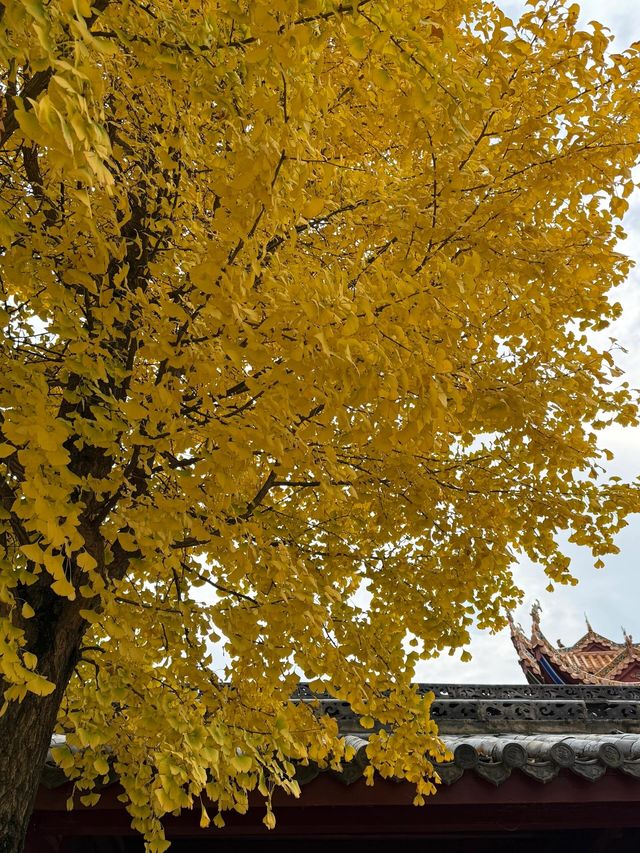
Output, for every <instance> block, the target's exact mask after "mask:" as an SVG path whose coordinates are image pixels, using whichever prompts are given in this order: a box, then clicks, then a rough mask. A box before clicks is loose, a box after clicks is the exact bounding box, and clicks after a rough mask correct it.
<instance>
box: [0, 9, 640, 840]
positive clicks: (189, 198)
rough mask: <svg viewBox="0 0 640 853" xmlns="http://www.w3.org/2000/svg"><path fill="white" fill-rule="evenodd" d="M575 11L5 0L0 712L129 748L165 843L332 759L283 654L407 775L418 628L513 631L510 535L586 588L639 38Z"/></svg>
mask: <svg viewBox="0 0 640 853" xmlns="http://www.w3.org/2000/svg"><path fill="white" fill-rule="evenodd" d="M576 19H577V7H576V6H575V5H573V6H569V5H568V4H565V3H563V2H542V3H541V4H539V5H534V6H532V7H531V9H530V11H529V12H528V13H527V14H526V15H525V16H524V17H523V18H522V19H521V20H520V22H519V23H518V24H517V26H516V25H512V23H511V22H510V21H509V20H508V19H507V18H506V17H505V16H504V15H503V14H502V13H501V12H500V11H499V10H498V9H497V8H496V7H495V6H494V5H493V4H492V3H489V2H481V0H478V2H475V0H361V2H357V3H356V2H338V1H337V0H306V1H305V0H239V2H234V0H198V2H196V0H180V2H172V0H148V2H147V0H145V2H141V3H138V2H135V0H96V2H94V3H91V2H90V0H50V2H48V3H43V2H42V0H5V2H4V4H3V5H2V13H1V23H0V69H1V73H2V88H1V92H2V96H3V100H4V117H3V125H2V130H1V132H0V143H1V146H2V147H1V156H0V180H1V189H0V245H1V246H2V247H3V248H2V256H1V279H0V306H1V309H2V310H1V312H0V320H1V322H2V326H3V343H2V352H1V354H2V370H1V371H0V415H1V419H2V420H1V432H2V435H1V437H0V438H1V442H2V443H1V444H0V471H2V483H1V485H0V504H1V515H0V519H1V521H0V524H1V526H2V534H1V537H0V544H1V548H2V561H1V562H0V602H1V603H0V674H1V677H2V679H3V682H0V684H4V688H5V691H4V700H5V705H4V709H3V710H4V717H2V718H0V737H2V736H3V735H5V736H6V737H9V736H12V737H13V736H19V732H20V727H21V725H23V723H21V722H20V720H21V716H20V714H21V711H20V710H19V708H21V707H23V706H24V707H25V708H27V707H34V708H40V709H41V711H40V712H39V713H44V711H42V709H44V708H53V711H52V714H53V716H51V714H50V717H51V727H52V726H53V720H54V718H55V713H56V712H57V709H58V706H60V709H59V713H58V723H57V726H58V730H59V731H63V732H66V733H67V744H68V746H66V747H60V748H59V749H58V751H57V757H58V759H59V761H60V763H61V764H62V766H63V767H65V768H66V769H68V771H69V773H70V774H71V775H72V776H74V777H77V778H78V788H79V789H80V791H82V790H84V791H89V790H90V789H91V787H92V785H93V782H94V780H100V779H101V778H103V777H104V776H105V774H106V773H107V772H108V769H109V762H111V763H112V764H113V765H114V766H115V769H116V771H117V773H118V774H119V776H120V778H121V781H122V784H123V786H124V789H125V792H126V795H127V798H128V799H127V807H128V808H129V810H130V812H131V815H132V817H133V823H134V826H135V827H136V828H137V829H139V830H140V831H142V832H144V833H145V835H146V837H147V838H148V839H149V850H152V851H161V850H163V849H165V846H166V842H164V841H163V839H162V831H161V827H160V823H159V819H160V817H161V816H162V815H163V814H165V813H166V812H169V811H173V810H175V809H177V808H181V807H188V806H191V805H193V803H194V801H196V800H197V799H198V797H199V795H200V794H201V793H202V794H204V793H206V795H208V797H209V799H211V800H212V801H213V802H214V803H216V804H218V806H219V808H220V809H221V810H225V809H237V810H240V811H242V810H244V809H246V807H247V796H248V791H249V790H252V789H254V788H256V787H257V788H258V789H259V790H260V792H261V793H262V794H263V795H264V797H265V799H266V801H267V803H269V801H270V796H271V791H272V790H273V787H274V786H281V787H284V788H285V789H286V790H288V791H290V792H292V793H294V794H296V793H298V790H297V783H296V782H295V781H293V776H292V774H293V764H292V762H293V761H294V760H296V761H303V762H306V761H315V762H318V763H319V764H320V765H323V766H326V765H327V764H328V763H329V764H330V763H336V762H339V761H340V760H341V759H342V757H343V756H344V753H345V747H344V745H343V744H342V743H341V742H340V741H339V739H338V737H337V730H336V727H335V724H334V723H333V722H332V721H328V720H326V719H320V720H317V719H316V718H315V716H314V714H313V709H311V708H310V707H308V706H306V705H295V704H291V703H290V702H288V697H289V695H290V694H291V692H292V691H293V689H294V687H295V684H296V683H297V680H298V678H299V676H300V673H303V674H304V676H305V677H307V678H308V679H310V680H312V681H313V683H314V684H315V685H316V686H317V687H318V688H319V689H327V690H329V691H330V692H331V693H332V694H333V695H334V696H336V697H339V698H341V699H345V700H348V701H349V702H351V703H352V705H353V707H354V709H355V710H356V712H357V713H359V714H362V715H364V716H365V723H366V724H371V723H373V721H374V720H378V721H380V722H382V723H383V724H385V725H388V726H389V727H390V733H389V734H386V733H384V732H383V733H382V734H380V735H376V736H373V737H372V738H371V741H370V746H369V756H370V758H371V761H372V767H375V768H376V769H377V770H378V771H380V772H381V773H383V774H384V775H393V776H398V777H406V778H408V779H409V780H411V781H413V782H414V783H416V786H417V799H418V801H421V800H422V797H423V795H424V794H426V793H429V792H430V791H431V788H432V786H431V781H430V779H431V777H432V766H431V764H430V754H431V756H436V757H437V756H438V755H439V754H441V753H440V752H439V746H438V742H437V739H436V737H435V729H434V727H433V725H432V724H431V723H430V721H429V718H428V700H427V699H424V700H423V699H420V698H419V697H418V696H417V695H416V694H415V693H414V692H413V690H412V689H411V686H410V682H411V679H412V675H413V668H414V665H415V663H416V661H417V660H418V659H419V657H420V656H426V657H428V656H431V655H433V654H435V653H437V652H438V651H440V650H442V649H445V648H458V647H462V646H464V644H465V642H466V641H467V639H468V633H467V631H468V628H469V626H470V625H471V623H472V621H473V620H474V619H477V621H478V623H479V624H480V625H481V626H485V627H489V628H492V627H500V626H501V624H502V621H501V619H502V615H501V614H502V612H503V608H504V607H505V606H509V605H512V604H513V603H514V602H515V601H516V600H517V597H518V590H517V589H516V588H515V586H514V583H513V579H512V575H511V568H510V567H511V566H512V564H513V562H514V559H515V557H516V555H517V554H518V553H524V554H526V555H528V557H530V558H531V559H532V560H534V561H536V562H538V563H539V564H540V565H541V566H542V567H543V568H544V570H545V571H546V572H547V574H548V575H549V577H550V579H551V580H552V581H560V582H562V581H567V580H569V579H570V576H569V569H568V559H566V557H565V556H563V554H562V553H561V549H560V547H559V545H558V544H557V538H558V534H559V533H560V532H562V531H568V535H569V536H570V537H571V539H572V541H574V542H577V543H580V544H584V545H587V546H589V547H590V548H591V550H592V551H593V554H594V555H595V557H596V558H599V557H600V556H601V555H603V554H605V553H607V552H610V551H612V550H614V548H615V546H614V544H613V541H612V539H613V536H614V534H615V533H616V532H617V530H619V528H620V527H621V525H623V524H624V518H625V515H627V514H628V513H629V512H630V511H632V510H634V509H635V508H637V495H636V493H635V491H633V490H632V489H631V488H630V487H628V486H626V485H624V484H621V483H613V484H605V485H603V484H602V482H601V480H600V479H599V476H598V475H599V466H600V464H601V461H602V459H603V452H604V451H601V450H599V449H598V445H597V432H598V430H599V429H601V428H602V427H604V426H605V425H607V424H609V423H611V422H613V421H615V422H618V423H622V424H627V423H632V422H633V423H635V419H636V407H635V402H634V398H633V396H632V394H631V393H630V391H629V390H628V389H627V387H626V386H625V385H624V384H621V383H620V381H618V376H619V373H618V371H617V369H616V367H615V364H614V361H613V358H612V355H611V353H610V352H602V351H600V350H598V349H596V348H595V346H594V344H593V343H592V340H593V338H592V337H589V336H588V333H589V331H590V330H601V329H603V328H605V327H606V325H607V324H608V323H609V322H610V321H611V320H612V319H613V318H614V317H616V316H617V314H618V313H619V306H618V305H616V304H615V302H614V301H613V300H611V299H610V291H611V288H612V287H613V286H615V285H616V284H619V283H620V282H621V281H623V279H624V278H625V276H626V275H627V273H628V271H629V267H630V263H629V261H628V260H627V259H626V258H625V257H623V256H622V255H621V254H620V253H619V252H618V251H617V250H616V248H615V245H616V240H617V238H619V237H620V236H622V229H621V226H620V218H621V216H622V215H623V214H624V212H625V210H626V209H627V199H628V196H629V194H630V193H631V191H632V190H633V182H632V177H631V169H632V167H633V165H634V164H635V162H636V160H637V158H638V154H639V150H640V149H639V146H638V134H639V130H640V100H639V99H638V85H639V84H638V81H639V77H640V63H639V58H638V52H637V50H636V49H635V48H632V49H629V50H628V51H626V52H625V53H622V54H619V55H615V54H614V55H610V56H607V55H606V53H605V51H606V50H607V49H608V48H609V38H608V34H607V32H606V31H605V30H603V29H602V28H601V27H599V26H598V25H596V24H593V25H591V26H590V28H589V30H588V31H581V30H579V29H578V28H577V25H576ZM45 637H47V638H48V639H47V641H46V642H45V639H44V638H45ZM70 638H71V639H70ZM221 638H222V639H221ZM410 638H414V639H413V646H412V647H411V651H407V649H408V648H410V647H409V646H408V645H407V640H408V639H410ZM219 642H222V643H223V644H224V649H225V653H226V660H227V662H228V666H227V668H226V670H225V671H224V672H222V671H221V670H220V669H219V668H218V669H216V668H215V666H214V664H213V663H212V648H213V646H214V644H216V643H219ZM219 659H220V658H219V657H217V658H216V660H217V661H219ZM217 665H218V667H219V666H220V664H219V663H218V664H217ZM69 679H70V680H69ZM67 681H68V682H69V683H68V686H67ZM223 682H226V684H223ZM65 690H66V692H65ZM63 693H64V698H63ZM47 694H49V695H47ZM29 703H31V704H29ZM34 703H35V704H34ZM52 703H53V704H52ZM1 704H2V702H1V701H0V705H1ZM25 713H26V712H25ZM33 713H34V714H35V713H36V711H34V712H33ZM3 721H4V722H3ZM3 725H4V729H3ZM11 727H13V728H11ZM49 734H50V731H49ZM47 737H48V734H47ZM69 747H71V749H70V748H69ZM107 759H108V760H107ZM0 776H1V774H0ZM6 784H8V780H7V782H6ZM2 786H3V782H2V780H1V779H0V800H1V799H2V796H1V793H2V790H3V787H2ZM94 799H95V796H94V795H92V794H89V799H88V800H86V801H87V802H92V801H93V800H94ZM214 814H215V809H214ZM208 820H209V818H208V816H207V813H206V811H205V812H203V824H206V823H207V822H208ZM215 820H216V822H218V823H219V822H220V821H221V816H220V814H217V815H216V817H215ZM266 822H267V825H271V824H272V823H273V815H272V813H271V810H270V806H268V811H267V817H266Z"/></svg>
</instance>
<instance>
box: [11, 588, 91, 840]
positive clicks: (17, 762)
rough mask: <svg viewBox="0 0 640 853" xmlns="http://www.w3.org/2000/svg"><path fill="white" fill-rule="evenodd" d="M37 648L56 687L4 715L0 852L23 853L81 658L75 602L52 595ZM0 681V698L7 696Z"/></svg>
mask: <svg viewBox="0 0 640 853" xmlns="http://www.w3.org/2000/svg"><path fill="white" fill-rule="evenodd" d="M50 596H51V598H50V600H49V602H48V603H49V605H50V609H49V612H48V613H47V614H43V615H44V616H48V617H49V618H48V619H46V618H45V619H43V620H42V623H41V624H42V625H43V630H41V631H40V632H39V633H38V637H37V641H36V646H39V647H40V654H39V656H38V657H39V665H38V672H40V673H41V674H43V675H45V676H46V677H47V678H48V679H49V680H51V681H53V682H54V683H55V684H56V689H55V690H54V692H53V693H51V694H50V695H49V696H45V697H40V696H34V695H33V694H27V696H26V697H25V699H24V700H23V701H22V702H11V703H10V704H9V707H8V708H7V710H6V712H5V713H4V715H3V716H2V717H0V853H22V850H23V848H24V842H25V836H26V832H27V827H28V824H29V819H30V817H31V812H32V810H33V805H34V802H35V797H36V794H37V791H38V785H39V782H40V776H41V773H42V768H43V765H44V762H45V759H46V757H47V750H48V748H49V744H50V741H51V735H52V734H53V730H54V726H55V722H56V717H57V714H58V709H59V707H60V703H61V702H62V698H63V696H64V692H65V690H66V687H67V684H68V682H69V679H70V677H71V674H72V672H73V668H74V666H75V664H76V662H77V659H78V651H79V648H80V643H81V640H82V635H83V633H84V631H85V628H86V622H85V621H84V620H83V619H82V617H81V616H80V615H79V609H80V606H79V605H78V603H77V602H69V601H67V600H66V599H60V598H57V597H56V596H54V595H53V593H50ZM2 689H3V684H2V681H1V680H0V694H1V693H2V692H3V690H2Z"/></svg>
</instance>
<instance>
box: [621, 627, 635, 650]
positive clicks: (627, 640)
mask: <svg viewBox="0 0 640 853" xmlns="http://www.w3.org/2000/svg"><path fill="white" fill-rule="evenodd" d="M622 636H623V637H624V642H625V645H626V647H627V648H628V649H629V650H630V651H633V649H632V646H633V637H632V636H631V634H627V632H626V630H625V629H624V627H623V628H622Z"/></svg>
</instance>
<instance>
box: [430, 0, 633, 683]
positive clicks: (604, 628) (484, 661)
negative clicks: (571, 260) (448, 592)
mask: <svg viewBox="0 0 640 853" xmlns="http://www.w3.org/2000/svg"><path fill="white" fill-rule="evenodd" d="M498 5H499V6H501V7H502V8H503V9H504V10H505V12H507V14H509V15H510V16H511V17H512V18H514V19H515V18H517V17H519V15H520V13H521V12H522V11H523V9H524V7H525V3H524V0H522V2H521V0H500V2H499V3H498ZM580 7H581V19H582V22H583V23H584V24H587V23H588V22H589V21H592V20H598V21H600V22H601V23H602V24H604V25H605V26H607V27H609V29H610V30H611V32H612V33H613V34H614V35H615V37H616V40H615V42H614V50H622V49H624V48H625V47H628V45H629V44H630V43H632V42H633V41H638V40H640V3H639V2H638V0H606V2H605V0H583V2H581V3H580ZM624 225H625V228H626V231H627V233H628V235H629V236H628V239H627V240H626V241H625V242H624V244H623V245H622V248H623V251H625V252H626V253H627V254H628V255H630V256H631V257H633V258H634V259H636V260H637V261H639V262H640V193H639V192H638V191H636V195H635V197H634V198H633V199H632V204H631V207H630V210H629V212H628V214H627V216H626V218H625V221H624ZM616 298H617V299H618V301H620V302H621V303H622V305H623V306H624V312H623V316H622V318H621V319H620V321H619V322H618V323H616V326H615V328H611V329H610V330H609V331H608V334H610V335H612V336H614V337H616V338H617V339H618V341H619V342H620V343H621V344H622V346H624V347H625V348H626V350H627V353H626V355H623V356H622V357H621V358H620V359H619V361H620V364H621V365H622V366H623V367H624V369H625V371H626V372H627V377H626V378H627V379H628V380H629V381H630V382H631V384H632V385H633V386H634V387H640V270H638V269H636V270H634V272H633V273H632V274H631V276H630V278H629V280H628V281H627V283H626V284H625V285H624V286H623V287H621V288H619V289H618V290H617V292H616ZM605 438H606V441H605V440H603V444H606V446H607V447H609V448H610V449H611V450H612V451H613V452H614V453H615V459H614V461H613V462H612V463H611V465H610V468H611V473H612V474H614V473H615V474H618V475H620V476H621V477H624V478H625V479H634V478H635V477H636V476H638V474H639V473H640V430H638V429H636V430H628V429H627V430H623V429H621V428H616V429H612V430H609V431H607V433H606V435H605ZM617 544H618V546H619V547H620V549H621V550H620V554H618V555H616V556H614V557H605V558H604V560H605V568H603V569H600V570H596V569H594V568H593V559H592V558H591V556H590V554H589V552H588V551H583V550H581V549H578V548H576V547H569V548H568V550H567V553H568V554H569V555H570V556H571V557H572V569H573V572H574V574H575V575H576V577H578V578H579V583H578V586H576V587H567V588H561V589H558V588H557V587H556V591H555V592H554V593H548V592H546V591H545V587H546V585H547V582H548V581H547V580H546V579H545V576H544V574H543V573H542V571H541V570H540V569H538V568H536V567H535V566H532V565H531V564H523V565H520V566H518V567H517V569H516V572H515V575H516V581H517V582H518V585H519V586H520V588H521V589H523V590H524V591H525V599H524V602H523V604H522V606H521V607H520V608H519V610H518V611H517V612H516V619H517V620H519V621H520V622H522V624H523V627H524V628H525V629H527V631H528V629H529V627H530V624H531V620H530V616H529V611H530V609H531V605H532V604H533V602H534V601H535V600H536V599H538V600H539V601H540V603H541V605H542V629H543V631H544V633H545V634H546V636H547V638H548V639H549V640H551V641H552V642H555V641H556V640H557V639H561V640H562V641H563V642H565V643H567V644H569V643H572V642H575V641H576V640H577V639H578V638H579V636H581V635H582V634H583V633H584V632H585V630H586V629H585V619H584V613H585V612H587V613H588V616H589V620H590V622H591V624H592V626H593V628H594V630H595V631H598V632H600V633H602V634H605V635H606V636H608V637H610V638H611V639H612V640H618V641H622V630H621V626H624V627H625V628H626V630H627V631H628V632H629V633H631V634H632V635H634V637H635V639H636V640H640V607H639V603H640V602H639V598H640V576H639V572H638V568H639V567H638V557H639V556H640V517H639V516H634V517H633V518H632V519H631V522H630V524H629V526H628V527H627V528H626V529H625V530H624V531H623V532H622V533H621V534H620V536H619V538H618V543H617ZM471 652H472V654H473V659H472V660H471V661H470V662H468V663H462V662H461V661H460V660H459V657H460V653H458V654H457V655H456V656H455V657H453V658H451V657H442V658H440V659H438V660H436V661H432V662H427V663H424V664H421V666H420V668H419V670H418V672H417V677H418V680H420V681H427V682H432V683H435V682H439V681H451V682H466V683H474V682H475V683H478V682H479V683H498V682H501V683H506V684H509V683H519V682H522V681H524V676H523V674H522V671H521V669H520V667H519V666H518V662H517V659H516V654H515V650H514V648H513V646H512V645H511V640H510V638H509V632H508V630H505V631H502V632H501V633H500V634H498V635H494V636H492V635H490V634H488V633H486V632H476V633H475V634H474V636H473V643H472V645H471Z"/></svg>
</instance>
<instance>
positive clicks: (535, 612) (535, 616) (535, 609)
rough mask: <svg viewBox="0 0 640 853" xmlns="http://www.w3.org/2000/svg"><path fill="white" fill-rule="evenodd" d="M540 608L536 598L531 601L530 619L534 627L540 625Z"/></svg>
mask: <svg viewBox="0 0 640 853" xmlns="http://www.w3.org/2000/svg"><path fill="white" fill-rule="evenodd" d="M541 610H542V607H540V602H539V601H538V599H537V598H536V600H535V601H534V602H533V606H532V607H531V621H532V622H533V627H534V628H539V627H540V612H541Z"/></svg>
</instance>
